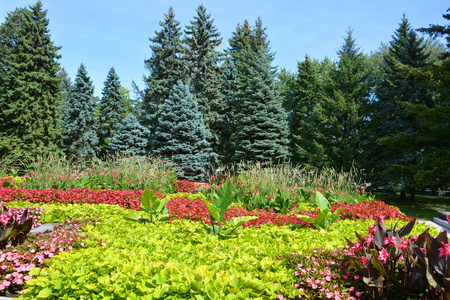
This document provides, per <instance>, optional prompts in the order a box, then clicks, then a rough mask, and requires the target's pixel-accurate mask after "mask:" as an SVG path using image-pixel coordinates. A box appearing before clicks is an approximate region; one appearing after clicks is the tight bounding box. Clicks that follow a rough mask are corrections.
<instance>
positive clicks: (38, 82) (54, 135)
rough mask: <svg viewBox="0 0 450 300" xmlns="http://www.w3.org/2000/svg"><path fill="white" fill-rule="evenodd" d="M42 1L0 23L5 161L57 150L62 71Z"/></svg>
mask: <svg viewBox="0 0 450 300" xmlns="http://www.w3.org/2000/svg"><path fill="white" fill-rule="evenodd" d="M48 24H49V21H48V19H47V18H46V11H44V10H43V9H42V4H41V2H37V3H36V4H35V5H33V6H30V8H29V9H16V10H15V11H14V12H11V13H9V14H8V16H7V17H6V20H5V22H4V23H3V24H2V25H1V26H0V157H3V159H4V160H3V161H4V162H5V163H15V162H18V161H19V160H24V159H33V158H36V157H37V156H38V155H40V156H47V155H49V154H51V153H52V154H56V155H58V154H59V153H60V151H59V149H58V147H57V142H58V139H59V138H60V135H61V129H60V128H61V124H60V84H59V77H58V76H57V74H58V71H59V70H60V68H59V64H58V63H57V61H56V60H57V59H58V58H60V55H58V54H57V51H58V50H59V49H60V47H56V46H54V45H53V42H52V41H51V40H50V34H49V30H48Z"/></svg>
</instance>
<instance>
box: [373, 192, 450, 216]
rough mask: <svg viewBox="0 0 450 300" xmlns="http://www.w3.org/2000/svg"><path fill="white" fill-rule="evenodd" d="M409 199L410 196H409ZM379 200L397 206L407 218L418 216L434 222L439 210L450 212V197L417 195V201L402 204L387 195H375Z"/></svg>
mask: <svg viewBox="0 0 450 300" xmlns="http://www.w3.org/2000/svg"><path fill="white" fill-rule="evenodd" d="M407 196H408V197H409V195H407ZM375 197H376V198H377V199H380V200H383V201H384V202H386V203H387V204H389V205H394V206H397V207H398V208H399V209H400V210H401V211H402V212H403V213H404V214H406V215H407V216H411V217H414V216H416V215H417V217H418V218H420V219H425V220H433V218H434V217H436V216H437V213H436V212H437V211H438V210H447V211H450V197H437V196H422V195H416V200H415V201H412V202H411V201H409V200H407V201H406V202H400V201H398V200H396V199H392V198H389V197H388V196H387V195H386V194H382V193H379V194H378V193H377V194H375Z"/></svg>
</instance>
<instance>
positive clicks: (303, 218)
mask: <svg viewBox="0 0 450 300" xmlns="http://www.w3.org/2000/svg"><path fill="white" fill-rule="evenodd" d="M297 218H300V219H302V220H303V221H305V222H309V223H314V221H315V219H313V218H311V217H310V216H306V215H297Z"/></svg>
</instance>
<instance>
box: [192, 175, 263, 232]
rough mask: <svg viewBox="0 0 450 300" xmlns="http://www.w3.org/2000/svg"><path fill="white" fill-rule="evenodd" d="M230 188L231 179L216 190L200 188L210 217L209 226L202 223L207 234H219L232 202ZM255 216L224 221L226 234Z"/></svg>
mask: <svg viewBox="0 0 450 300" xmlns="http://www.w3.org/2000/svg"><path fill="white" fill-rule="evenodd" d="M231 188H232V183H231V181H227V182H225V183H224V184H223V185H222V186H221V187H220V188H219V189H218V190H216V191H213V192H210V193H206V192H205V190H202V191H201V193H200V196H201V197H202V198H203V201H204V202H205V205H206V208H207V209H208V212H209V217H210V219H211V227H208V226H207V225H206V224H204V226H205V229H206V231H207V232H208V233H209V234H213V235H219V234H220V233H221V231H222V226H223V218H224V215H225V212H226V211H227V210H228V207H229V206H230V205H231V203H232V194H231ZM208 198H210V199H211V202H209V201H208ZM257 218H258V217H256V216H244V217H236V218H233V219H231V220H230V221H228V222H227V223H226V226H225V227H226V234H228V235H229V234H231V233H233V232H234V231H235V230H236V229H237V228H238V227H239V226H241V225H242V224H244V223H246V222H248V221H251V220H254V219H257Z"/></svg>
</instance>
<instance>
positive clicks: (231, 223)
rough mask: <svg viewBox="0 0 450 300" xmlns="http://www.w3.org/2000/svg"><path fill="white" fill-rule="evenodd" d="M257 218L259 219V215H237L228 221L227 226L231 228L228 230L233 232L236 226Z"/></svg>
mask: <svg viewBox="0 0 450 300" xmlns="http://www.w3.org/2000/svg"><path fill="white" fill-rule="evenodd" d="M255 219H258V217H256V216H243V217H236V218H233V219H231V220H230V221H228V222H227V223H226V227H227V228H229V229H228V231H229V232H228V234H231V233H233V231H234V230H235V229H236V228H238V227H239V226H241V225H243V224H245V223H247V222H248V221H251V220H255Z"/></svg>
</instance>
